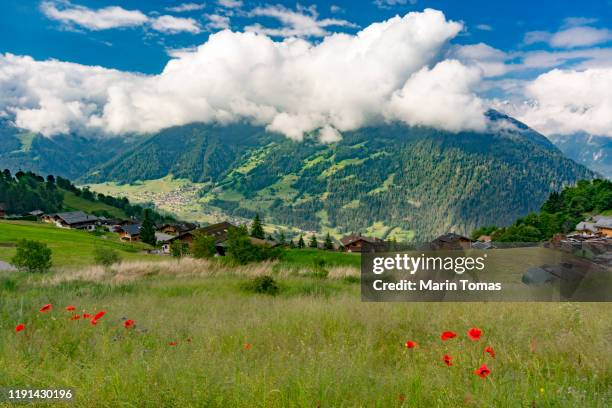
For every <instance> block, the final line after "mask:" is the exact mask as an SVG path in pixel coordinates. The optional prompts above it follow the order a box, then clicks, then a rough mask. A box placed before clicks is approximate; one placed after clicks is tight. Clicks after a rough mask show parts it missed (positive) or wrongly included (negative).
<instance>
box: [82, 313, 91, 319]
mask: <svg viewBox="0 0 612 408" xmlns="http://www.w3.org/2000/svg"><path fill="white" fill-rule="evenodd" d="M89 318H91V315H90V314H89V313H83V319H89Z"/></svg>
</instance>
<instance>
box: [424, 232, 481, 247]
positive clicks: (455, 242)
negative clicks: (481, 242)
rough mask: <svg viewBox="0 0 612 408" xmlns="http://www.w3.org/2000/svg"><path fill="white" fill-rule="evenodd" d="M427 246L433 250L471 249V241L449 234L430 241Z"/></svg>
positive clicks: (452, 233)
mask: <svg viewBox="0 0 612 408" xmlns="http://www.w3.org/2000/svg"><path fill="white" fill-rule="evenodd" d="M429 246H430V247H431V249H433V250H446V249H468V248H471V247H472V240H471V239H469V238H468V237H464V236H463V235H459V234H455V233H454V232H450V233H448V234H444V235H440V236H439V237H438V238H436V239H434V240H433V241H431V243H430V244H429Z"/></svg>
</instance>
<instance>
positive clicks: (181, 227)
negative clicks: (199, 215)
mask: <svg viewBox="0 0 612 408" xmlns="http://www.w3.org/2000/svg"><path fill="white" fill-rule="evenodd" d="M166 227H174V228H175V229H176V230H177V232H178V233H179V234H182V233H184V232H188V231H193V230H194V229H196V228H198V224H194V223H192V222H181V223H177V224H164V225H162V226H161V227H160V229H162V228H166Z"/></svg>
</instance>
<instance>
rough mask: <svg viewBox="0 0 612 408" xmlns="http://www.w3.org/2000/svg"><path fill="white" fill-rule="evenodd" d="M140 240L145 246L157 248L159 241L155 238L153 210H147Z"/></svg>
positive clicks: (141, 227)
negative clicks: (152, 218)
mask: <svg viewBox="0 0 612 408" xmlns="http://www.w3.org/2000/svg"><path fill="white" fill-rule="evenodd" d="M140 240H141V241H142V242H144V243H145V244H149V245H152V246H155V244H157V239H156V238H155V226H154V225H153V221H152V220H151V210H150V209H148V208H147V209H146V210H145V211H144V220H143V221H142V225H141V226H140Z"/></svg>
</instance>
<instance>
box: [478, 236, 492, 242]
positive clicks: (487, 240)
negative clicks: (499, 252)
mask: <svg viewBox="0 0 612 408" xmlns="http://www.w3.org/2000/svg"><path fill="white" fill-rule="evenodd" d="M478 241H481V242H489V241H491V236H490V235H481V236H479V237H478Z"/></svg>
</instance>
